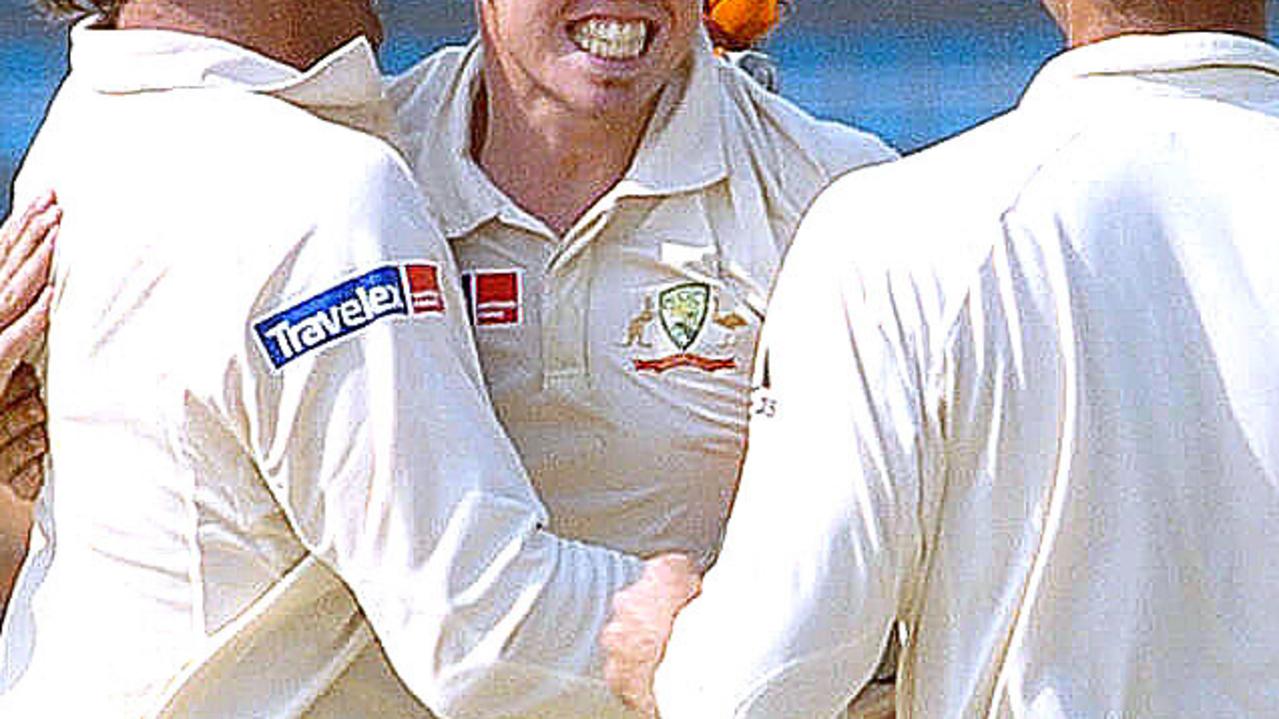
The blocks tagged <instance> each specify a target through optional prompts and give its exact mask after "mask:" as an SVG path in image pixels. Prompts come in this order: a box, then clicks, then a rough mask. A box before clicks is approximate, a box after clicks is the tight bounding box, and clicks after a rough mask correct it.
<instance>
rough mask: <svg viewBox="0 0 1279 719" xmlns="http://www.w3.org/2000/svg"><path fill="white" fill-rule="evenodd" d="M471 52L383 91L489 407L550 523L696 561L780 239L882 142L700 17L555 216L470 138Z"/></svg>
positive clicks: (475, 53) (713, 514) (716, 503)
mask: <svg viewBox="0 0 1279 719" xmlns="http://www.w3.org/2000/svg"><path fill="white" fill-rule="evenodd" d="M481 53H482V49H481V47H480V44H479V42H478V41H476V42H473V43H471V44H470V45H469V46H467V47H456V48H449V49H445V50H443V51H440V52H438V53H436V54H435V55H433V56H431V57H429V58H427V59H426V60H424V61H423V62H422V63H421V64H419V65H418V66H417V67H415V68H413V69H412V70H410V71H409V72H408V73H406V74H405V75H403V76H402V77H400V78H398V79H397V80H396V81H395V82H394V83H393V85H392V87H391V91H390V94H391V99H392V101H393V102H394V103H395V105H396V108H397V109H396V114H397V116H398V117H399V119H400V124H401V127H402V129H403V130H404V131H405V135H406V140H405V143H404V147H405V149H406V152H405V154H406V157H407V158H408V159H409V163H410V165H412V166H413V168H414V170H415V172H416V173H417V176H418V178H419V180H420V181H421V184H422V185H423V189H424V190H425V192H426V194H427V202H428V206H429V208H430V210H431V212H432V213H433V214H434V215H435V217H436V218H437V220H438V221H439V223H440V224H441V226H442V228H443V230H444V234H445V235H446V236H447V237H448V238H449V240H450V242H451V244H452V247H453V251H454V253H455V255H456V257H457V260H458V263H459V265H460V266H461V269H462V275H463V283H464V286H465V288H466V290H467V294H468V301H469V302H470V308H471V313H472V318H473V321H474V323H475V331H476V341H477V343H478V345H479V352H480V360H481V364H482V365H483V367H484V376H485V379H486V381H487V382H488V386H489V389H490V393H491V396H492V398H493V403H494V406H495V407H496V408H497V410H498V415H499V417H500V418H501V420H502V424H503V426H505V427H506V429H507V431H508V432H509V433H510V435H511V437H512V439H513V440H514V441H515V445H516V447H517V448H518V450H519V453H520V457H521V458H522V459H523V460H524V464H525V467H526V468H527V469H528V471H529V474H530V476H531V477H532V479H533V483H534V485H535V486H536V488H537V491H538V493H539V495H540V496H541V498H542V500H543V501H544V502H545V503H546V505H547V508H548V509H549V510H550V515H551V525H550V526H551V528H552V530H553V531H554V532H556V533H557V534H560V535H561V536H566V537H573V538H577V539H583V540H587V541H592V542H599V543H601V544H604V545H606V546H610V547H614V548H618V549H622V550H624V551H628V552H632V553H637V554H640V555H645V556H646V555H650V554H654V553H657V552H661V551H668V550H680V551H685V552H689V553H692V554H694V555H696V556H699V557H701V558H703V560H708V559H709V557H710V556H711V555H712V554H713V552H714V550H715V548H716V546H717V545H718V542H719V536H720V530H721V524H722V520H723V516H724V514H725V512H726V509H727V504H728V501H729V498H730V496H731V493H732V488H733V485H734V483H735V478H736V476H737V470H738V465H739V462H740V459H741V452H742V443H743V441H744V438H745V431H746V417H747V415H746V409H747V403H748V399H749V383H750V379H749V375H750V366H751V361H752V357H753V354H754V350H755V343H756V337H757V331H758V329H759V322H760V318H761V317H762V312H763V305H764V302H765V299H766V297H767V295H768V292H769V290H770V287H771V284H772V278H773V275H774V273H775V272H776V269H777V266H778V263H779V262H780V258H781V255H782V253H783V252H784V251H785V249H786V247H787V245H788V244H789V242H790V238H791V236H792V233H793V231H794V229H795V226H796V224H797V223H798V221H799V218H800V216H801V214H802V212H803V211H804V210H805V209H806V208H807V206H808V204H809V202H810V201H811V200H812V198H813V197H814V196H816V194H817V192H818V191H819V190H821V188H822V187H824V186H825V185H827V184H828V183H829V182H830V181H831V180H832V179H834V178H835V177H836V176H837V175H839V174H840V173H842V172H844V171H845V170H848V169H850V168H853V167H858V166H861V165H865V164H868V163H873V162H880V161H884V160H888V159H891V158H892V157H894V155H893V153H892V151H891V150H889V149H888V148H887V147H885V146H884V145H883V144H882V143H881V142H879V141H878V140H877V139H875V138H873V137H871V136H869V135H866V134H864V133H861V132H858V131H856V130H852V129H850V128H847V127H844V126H842V125H837V124H835V123H829V122H819V121H816V120H814V119H812V118H811V117H808V116H807V115H805V114H803V113H802V112H801V111H799V110H798V109H797V108H795V107H794V106H793V105H791V104H790V103H788V102H787V101H786V100H784V99H782V98H779V97H777V96H775V95H771V94H769V93H768V92H766V91H765V90H763V89H761V88H760V87H759V86H758V85H756V84H755V82H754V81H752V80H750V79H749V78H748V77H747V76H746V75H744V74H742V73H741V72H740V71H739V70H737V69H735V68H733V67H731V66H728V65H725V64H723V63H721V62H720V61H718V60H716V59H715V58H714V57H713V56H712V54H711V51H710V46H709V41H707V40H706V38H705V37H702V38H701V39H700V42H699V43H698V45H697V47H696V49H695V52H694V54H693V59H692V62H691V67H690V68H689V69H688V70H687V71H686V72H684V73H682V74H681V75H680V77H679V78H678V79H677V80H676V81H674V82H672V83H671V85H670V86H668V87H667V89H666V90H665V91H664V93H663V95H662V97H661V98H660V100H659V103H658V106H657V109H656V111H655V113H654V116H653V118H652V120H651V121H650V123H649V126H648V130H647V133H646V135H645V137H644V138H643V140H642V141H641V144H640V147H639V150H638V152H637V156H636V158H635V160H634V162H633V163H632V165H631V167H630V168H629V170H628V171H627V172H626V175H625V177H623V179H622V180H621V181H620V182H619V183H618V184H617V185H616V187H614V188H613V189H612V190H611V191H609V192H608V193H607V194H606V195H605V196H604V197H602V198H601V199H600V200H599V201H598V202H597V203H596V204H595V205H594V206H593V207H591V208H590V209H588V210H587V212H586V213H585V214H584V215H583V217H582V218H581V219H580V220H579V221H578V222H577V224H576V225H574V226H573V227H572V228H571V229H569V231H568V232H567V233H566V234H565V235H564V236H563V237H557V236H556V235H555V234H554V233H553V232H552V231H551V230H550V229H549V228H548V227H547V226H546V225H545V223H543V222H541V221H540V220H538V219H537V218H535V217H533V216H532V215H530V214H529V213H527V212H526V211H524V210H523V209H521V208H520V207H519V206H517V205H516V204H515V203H514V202H513V201H512V200H510V199H509V198H508V197H506V196H505V195H504V194H503V193H502V192H501V191H500V190H498V189H497V187H496V186H494V184H493V183H492V182H491V181H490V180H489V178H488V177H487V176H486V175H485V174H484V171H483V170H482V169H481V168H480V166H479V165H478V163H476V162H475V160H474V159H473V156H472V153H471V114H472V107H473V104H474V99H475V95H476V93H477V92H478V91H479V90H480V89H481V82H482V78H481V68H482V64H483V58H482V55H481ZM546 181H547V182H556V181H557V180H556V178H555V177H554V176H553V173H550V172H548V176H547V178H546Z"/></svg>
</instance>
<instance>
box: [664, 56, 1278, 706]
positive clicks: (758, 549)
mask: <svg viewBox="0 0 1279 719" xmlns="http://www.w3.org/2000/svg"><path fill="white" fill-rule="evenodd" d="M1276 187H1279V52H1277V51H1276V50H1275V48H1273V47H1271V46H1269V45H1267V44H1265V43H1262V42H1260V41H1257V40H1252V39H1247V38H1243V37H1237V36H1230V35H1220V34H1180V35H1170V36H1128V37H1121V38H1117V39H1113V40H1110V41H1106V42H1103V43H1100V44H1097V45H1094V46H1088V47H1084V48H1082V49H1078V50H1074V51H1070V52H1067V53H1066V54H1064V55H1062V56H1060V57H1059V58H1056V59H1054V60H1053V61H1051V62H1050V63H1049V64H1048V65H1047V66H1046V67H1045V69H1044V70H1043V71H1042V73H1041V74H1040V75H1039V77H1038V78H1037V79H1036V80H1035V82H1034V83H1033V84H1032V86H1031V88H1030V90H1029V92H1028V94H1027V96H1026V98H1025V100H1024V101H1023V102H1022V103H1021V105H1020V106H1019V107H1018V108H1017V109H1016V110H1014V111H1013V112H1011V113H1010V114H1008V115H1007V116H1005V117H1003V118H1000V119H996V120H994V121H992V122H990V123H988V124H986V125H985V126H983V127H981V128H978V129H976V130H974V131H971V132H969V133H967V134H965V135H963V136H961V137H958V138H956V139H953V140H951V141H949V142H946V143H943V144H942V145H940V146H938V147H936V148H934V149H931V150H927V151H925V152H923V153H920V154H919V155H916V156H914V157H910V158H907V159H905V160H902V161H901V162H898V163H894V164H893V165H891V166H885V167H882V168H874V169H871V170H868V171H866V172H864V173H860V172H859V173H854V174H853V175H852V176H850V177H848V178H845V179H844V180H841V181H840V182H838V183H836V184H835V185H834V186H833V187H832V188H831V189H830V190H829V191H827V192H826V193H824V194H823V195H822V196H821V197H820V198H819V199H818V200H817V202H816V204H815V205H814V207H813V209H812V211H811V213H810V214H809V216H808V217H807V218H806V219H805V220H804V222H803V223H802V225H801V228H800V230H799V234H798V237H797V239H796V241H795V245H794V248H793V250H792V253H791V255H790V256H789V257H788V258H787V261H786V265H785V267H784V268H783V269H782V272H781V277H780V279H779V281H778V286H777V290H776V293H775V295H774V298H773V303H772V305H771V306H770V308H769V319H768V322H767V325H766V327H765V328H764V331H763V340H762V343H763V347H764V352H766V353H767V354H766V359H764V360H762V361H761V365H760V367H759V369H760V382H761V384H762V385H764V389H762V390H761V391H760V393H759V395H758V396H757V398H756V404H755V407H756V410H757V412H758V414H757V415H756V416H755V418H754V420H753V421H752V424H751V436H750V451H749V452H748V457H747V459H746V461H745V467H744V470H743V477H742V481H741V488H740V493H739V495H738V498H737V502H736V505H735V507H734V509H733V517H732V519H731V521H730V522H729V527H728V531H727V536H726V540H725V545H724V548H723V553H722V555H721V557H720V561H719V563H718V564H717V565H716V566H715V567H714V568H713V569H712V570H711V571H710V573H709V575H708V577H707V579H706V582H705V587H704V591H703V594H702V596H701V598H699V599H697V600H695V601H694V602H693V603H692V604H691V605H690V607H689V608H688V609H687V610H686V611H685V612H684V613H683V614H682V616H681V617H680V618H679V620H678V622H677V624H676V628H675V632H674V636H673V639H672V641H671V644H670V646H669V648H668V651H667V654H666V660H665V663H664V664H663V665H662V667H661V668H660V669H659V672H658V677H657V680H658V681H657V696H658V700H659V703H660V706H661V711H662V716H663V717H665V719H683V718H685V717H696V718H697V719H707V718H712V717H768V718H769V719H779V718H783V717H804V718H808V717H823V716H825V717H829V716H833V715H834V714H835V713H836V711H837V710H838V709H839V707H841V706H842V705H843V703H844V702H846V701H847V699H848V697H849V696H851V695H852V694H853V692H855V691H856V690H857V689H858V687H859V686H860V685H861V683H862V682H863V681H864V680H865V679H866V678H867V677H868V676H869V675H870V673H871V671H872V669H873V668H874V666H875V661H876V660H877V659H878V657H879V653H880V648H881V646H882V644H883V642H884V638H885V636H886V635H887V634H888V633H889V631H890V627H891V625H892V623H893V622H894V621H900V622H901V623H902V624H903V625H904V627H905V629H906V633H907V635H908V639H907V641H906V646H905V649H904V651H903V655H902V658H901V664H900V669H901V671H900V674H899V690H900V693H899V695H898V702H899V705H898V707H899V708H898V712H899V716H919V717H977V716H983V717H987V716H988V717H1035V718H1036V719H1042V718H1044V717H1169V716H1230V717H1245V716H1246V717H1253V716H1267V715H1271V714H1273V713H1274V711H1275V708H1276V707H1279V562H1276V561H1274V558H1275V557H1276V556H1279V532H1276V531H1275V527H1276V522H1277V521H1279V369H1276V367H1277V365H1276V363H1275V359H1274V358H1275V357H1276V356H1279V242H1276V239H1275V238H1276V227H1277V226H1279V216H1277V215H1276V208H1277V207H1279V205H1276V202H1275V197H1274V190H1275V188H1276Z"/></svg>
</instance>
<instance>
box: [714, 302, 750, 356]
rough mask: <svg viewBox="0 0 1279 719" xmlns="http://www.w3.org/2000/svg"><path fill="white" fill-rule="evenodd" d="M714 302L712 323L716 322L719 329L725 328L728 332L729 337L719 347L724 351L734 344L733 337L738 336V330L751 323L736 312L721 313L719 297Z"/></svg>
mask: <svg viewBox="0 0 1279 719" xmlns="http://www.w3.org/2000/svg"><path fill="white" fill-rule="evenodd" d="M713 302H714V304H713V306H712V307H711V322H714V323H715V324H716V325H718V326H719V327H723V328H724V329H726V330H728V336H726V337H725V338H724V339H723V340H722V341H720V343H719V347H720V348H721V349H724V348H727V347H729V346H731V345H732V344H733V335H734V334H736V332H737V330H740V329H741V328H743V327H745V326H746V325H748V324H750V323H748V322H747V321H746V320H745V319H744V318H743V317H742V316H741V315H739V314H737V313H736V312H720V311H719V310H720V305H719V298H718V297H716V298H715V299H714V300H713Z"/></svg>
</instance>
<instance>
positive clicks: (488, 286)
mask: <svg viewBox="0 0 1279 719" xmlns="http://www.w3.org/2000/svg"><path fill="white" fill-rule="evenodd" d="M462 290H463V292H465V293H466V301H467V303H468V304H469V305H470V310H471V321H472V322H474V323H475V325H476V326H477V327H500V326H511V325H518V324H520V323H521V322H523V321H524V304H523V302H524V276H523V271H522V270H518V269H502V270H467V271H465V272H463V273H462Z"/></svg>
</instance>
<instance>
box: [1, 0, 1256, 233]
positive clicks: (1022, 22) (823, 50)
mask: <svg viewBox="0 0 1279 719" xmlns="http://www.w3.org/2000/svg"><path fill="white" fill-rule="evenodd" d="M471 3H472V0H383V2H382V3H381V5H382V8H383V14H384V17H385V20H386V30H387V41H386V43H385V45H384V46H383V48H382V63H383V67H384V68H385V69H386V70H387V71H388V72H398V71H400V70H403V69H405V68H406V67H408V66H409V65H410V64H412V63H413V61H414V60H415V59H417V58H419V57H421V56H423V55H425V54H427V53H429V52H430V51H431V50H433V49H435V48H437V47H439V46H440V45H441V44H444V43H450V42H464V41H465V40H467V39H468V38H469V37H470V36H471V34H472V32H473V29H474V26H473V22H472V5H471ZM1273 6H1274V3H1271V8H1270V9H1271V13H1272V16H1273V15H1274V7H1273ZM1272 26H1273V22H1272ZM65 45H66V30H65V28H64V27H62V26H59V25H57V24H54V23H51V22H49V21H47V20H44V19H42V18H41V17H40V15H39V14H38V13H37V12H36V11H35V10H34V9H33V8H32V5H31V4H30V0H0V183H3V185H2V186H3V187H4V188H8V186H9V183H10V180H11V178H12V174H13V172H14V171H15V170H16V167H17V165H18V163H19V162H20V161H21V158H22V154H23V152H24V151H25V148H26V146H27V143H28V142H29V141H30V138H31V135H32V134H33V133H34V132H35V130H36V129H37V128H38V126H39V122H40V117H41V116H42V115H43V112H44V108H45V105H46V104H47V103H48V101H49V98H50V96H51V95H52V93H53V91H54V90H55V89H56V86H57V83H58V81H59V80H60V79H61V77H62V75H63V73H64V72H65V62H66V59H65ZM1060 45H1061V39H1060V36H1059V35H1058V33H1057V30H1056V28H1055V27H1054V26H1053V24H1052V22H1051V21H1050V20H1049V18H1048V16H1047V14H1046V13H1045V12H1044V11H1043V10H1041V9H1040V7H1039V4H1038V2H1036V1H1035V0H880V1H878V2H858V1H857V0H793V3H792V13H791V15H790V17H789V19H788V20H787V22H786V23H785V24H784V25H783V26H782V27H781V28H780V29H779V30H778V31H777V32H776V33H775V34H774V35H773V36H772V37H771V38H769V40H768V41H767V43H766V44H765V46H764V49H765V50H767V51H768V52H769V53H771V54H773V55H774V56H775V57H776V58H777V60H778V61H779V63H780V65H781V69H782V94H783V95H785V96H787V97H789V98H790V99H791V100H793V101H795V102H796V103H798V104H799V105H800V106H802V107H804V108H806V109H808V110H809V111H810V112H812V113H814V114H816V115H818V116H821V117H825V118H830V119H835V120H841V121H843V122H847V123H850V124H854V125H858V126H860V127H863V128H866V129H869V130H871V131H873V132H876V133H878V134H879V135H881V136H882V137H884V138H885V139H886V140H888V142H890V143H891V144H892V145H894V146H895V147H897V148H898V149H900V150H902V151H911V150H915V149H918V148H920V147H923V146H924V145H927V144H929V143H932V142H935V141H937V140H939V139H941V138H943V137H946V136H948V135H950V134H953V133H955V132H958V131H960V130H963V129H964V128H967V127H969V126H971V125H973V124H974V123H976V122H978V121H980V120H981V119H983V118H985V117H988V116H990V115H992V114H995V113H996V112H999V111H1002V110H1005V109H1007V108H1009V107H1010V106H1012V105H1013V104H1014V103H1015V102H1016V100H1017V97H1018V95H1019V94H1020V91H1021V88H1022V87H1023V86H1024V85H1025V84H1026V82H1027V81H1028V80H1029V79H1030V77H1031V76H1032V75H1033V74H1034V72H1035V70H1036V69H1037V68H1038V67H1039V66H1040V65H1041V64H1042V63H1043V62H1044V60H1046V59H1047V58H1048V57H1050V56H1051V55H1052V54H1054V53H1055V52H1057V51H1058V50H1059V48H1060ZM8 206H9V205H8V192H7V191H6V192H4V193H2V194H0V215H4V214H7V213H8Z"/></svg>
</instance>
